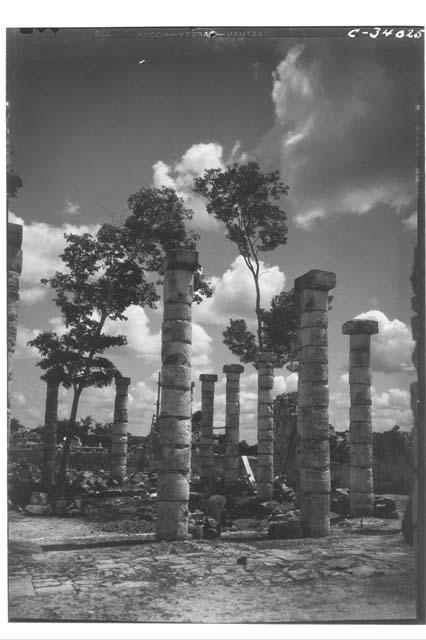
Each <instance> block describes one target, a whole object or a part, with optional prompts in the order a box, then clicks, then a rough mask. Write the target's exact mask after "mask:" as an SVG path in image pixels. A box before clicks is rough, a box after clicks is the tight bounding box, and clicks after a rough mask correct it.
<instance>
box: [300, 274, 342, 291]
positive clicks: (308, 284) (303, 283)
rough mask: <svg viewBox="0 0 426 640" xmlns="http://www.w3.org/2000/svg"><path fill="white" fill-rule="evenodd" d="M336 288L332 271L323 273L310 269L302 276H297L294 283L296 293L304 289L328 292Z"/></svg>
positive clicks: (334, 275)
mask: <svg viewBox="0 0 426 640" xmlns="http://www.w3.org/2000/svg"><path fill="white" fill-rule="evenodd" d="M335 286H336V274H335V273H333V272H332V271H323V270H322V269H312V270H311V271H308V272H307V273H305V274H303V276H299V278H296V280H295V281H294V288H295V289H296V291H303V290H304V289H320V290H323V291H326V292H327V291H330V289H334V287H335Z"/></svg>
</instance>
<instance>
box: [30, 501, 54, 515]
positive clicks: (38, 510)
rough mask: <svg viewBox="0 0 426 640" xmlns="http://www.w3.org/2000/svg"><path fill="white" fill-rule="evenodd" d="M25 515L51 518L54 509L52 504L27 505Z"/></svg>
mask: <svg viewBox="0 0 426 640" xmlns="http://www.w3.org/2000/svg"><path fill="white" fill-rule="evenodd" d="M25 513H26V514H28V515H30V516H50V515H52V514H53V509H52V507H51V505H50V504H47V505H43V504H27V506H26V507H25Z"/></svg>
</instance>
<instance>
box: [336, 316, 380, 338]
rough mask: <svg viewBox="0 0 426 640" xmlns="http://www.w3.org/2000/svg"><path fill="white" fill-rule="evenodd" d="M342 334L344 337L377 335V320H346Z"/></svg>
mask: <svg viewBox="0 0 426 640" xmlns="http://www.w3.org/2000/svg"><path fill="white" fill-rule="evenodd" d="M342 333H343V334H344V335H346V336H351V335H354V334H367V335H369V336H371V335H373V334H374V333H379V323H378V322H377V320H356V319H355V320H348V321H347V322H345V323H344V324H343V326H342Z"/></svg>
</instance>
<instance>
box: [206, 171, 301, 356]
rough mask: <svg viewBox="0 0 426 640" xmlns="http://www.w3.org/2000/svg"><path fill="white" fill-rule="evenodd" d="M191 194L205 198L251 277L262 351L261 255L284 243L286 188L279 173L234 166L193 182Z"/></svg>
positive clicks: (285, 239) (207, 174)
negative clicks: (281, 200) (280, 204)
mask: <svg viewBox="0 0 426 640" xmlns="http://www.w3.org/2000/svg"><path fill="white" fill-rule="evenodd" d="M194 190H195V191H196V192H197V193H199V194H201V195H202V196H204V197H205V198H207V211H208V213H210V214H213V215H214V216H215V217H216V218H217V219H218V220H220V221H221V222H223V223H224V224H225V228H226V237H227V238H229V240H231V242H234V243H235V244H236V245H237V247H238V250H239V252H240V255H241V256H242V257H243V259H244V262H245V264H246V266H247V268H248V269H249V271H250V273H251V274H252V276H253V281H254V286H255V292H256V302H255V313H256V318H257V347H258V349H259V350H260V351H263V350H264V345H263V333H262V317H263V313H262V307H261V287H260V277H261V272H260V254H261V253H262V252H266V251H273V250H274V249H276V248H277V247H279V246H280V245H283V244H285V243H286V242H287V216H286V213H285V211H283V210H282V209H280V207H279V204H278V203H279V200H280V199H281V198H282V196H284V195H287V193H288V186H286V185H285V184H284V183H283V182H281V180H280V176H279V173H278V171H273V172H271V173H262V172H261V170H260V168H259V165H258V164H257V163H256V162H249V163H248V164H243V165H238V164H234V165H233V166H231V167H228V168H227V169H226V170H225V171H223V170H222V169H209V170H208V171H206V172H205V174H204V176H203V177H200V178H196V179H195V183H194Z"/></svg>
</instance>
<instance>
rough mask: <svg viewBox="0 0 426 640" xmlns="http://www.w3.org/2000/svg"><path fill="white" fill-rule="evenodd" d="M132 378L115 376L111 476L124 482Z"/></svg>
mask: <svg viewBox="0 0 426 640" xmlns="http://www.w3.org/2000/svg"><path fill="white" fill-rule="evenodd" d="M129 384H130V378H122V377H120V378H115V403H114V423H113V425H112V429H111V477H112V478H113V479H114V480H118V481H119V482H122V481H123V480H124V478H125V477H126V474H127V424H128V415H127V403H128V399H129V396H128V392H129Z"/></svg>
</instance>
